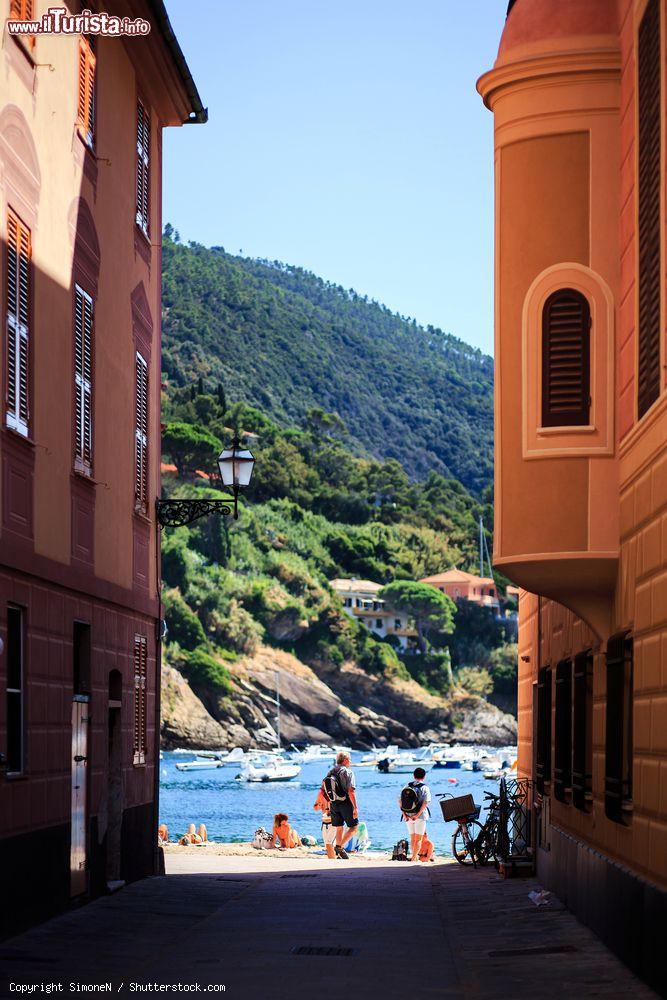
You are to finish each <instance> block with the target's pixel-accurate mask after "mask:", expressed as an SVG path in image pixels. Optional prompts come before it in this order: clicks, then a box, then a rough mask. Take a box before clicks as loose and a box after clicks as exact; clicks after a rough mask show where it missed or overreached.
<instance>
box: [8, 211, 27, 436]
mask: <svg viewBox="0 0 667 1000" xmlns="http://www.w3.org/2000/svg"><path fill="white" fill-rule="evenodd" d="M31 252H32V250H31V242H30V230H29V229H28V228H27V227H26V226H24V225H23V223H22V222H21V220H20V219H19V217H18V216H17V215H14V213H13V212H11V211H10V212H8V214H7V253H6V257H5V294H6V297H7V298H6V301H7V323H6V352H7V353H6V365H7V369H6V385H7V397H6V409H5V414H6V421H7V426H8V427H11V428H12V430H14V431H17V432H18V433H19V434H22V435H23V436H24V437H27V436H28V421H29V391H30V384H29V368H28V366H29V363H30V307H31V296H32V287H31V284H32V272H31V264H30V258H31Z"/></svg>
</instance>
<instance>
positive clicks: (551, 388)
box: [542, 288, 591, 427]
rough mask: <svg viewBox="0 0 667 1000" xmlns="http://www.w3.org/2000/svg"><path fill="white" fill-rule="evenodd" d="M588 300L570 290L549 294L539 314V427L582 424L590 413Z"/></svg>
mask: <svg viewBox="0 0 667 1000" xmlns="http://www.w3.org/2000/svg"><path fill="white" fill-rule="evenodd" d="M590 329H591V310H590V306H589V304H588V300H587V298H586V296H585V295H582V294H581V292H577V291H575V290H574V289H573V288H561V289H559V290H558V291H557V292H554V293H553V295H550V296H549V298H548V299H547V301H546V302H545V304H544V311H543V314H542V426H543V427H572V426H581V425H586V424H588V422H589V414H590V404H591V400H590V337H591V334H590Z"/></svg>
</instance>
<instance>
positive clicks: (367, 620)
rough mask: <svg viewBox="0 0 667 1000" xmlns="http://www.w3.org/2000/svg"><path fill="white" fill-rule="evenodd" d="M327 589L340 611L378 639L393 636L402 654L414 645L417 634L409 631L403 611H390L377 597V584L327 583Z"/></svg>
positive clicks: (345, 581) (349, 581)
mask: <svg viewBox="0 0 667 1000" xmlns="http://www.w3.org/2000/svg"><path fill="white" fill-rule="evenodd" d="M329 586H330V587H331V589H332V590H333V591H334V592H335V593H336V594H338V596H339V597H340V599H341V601H342V603H343V608H344V609H345V611H346V612H347V614H348V615H350V617H351V618H355V619H356V620H357V621H359V622H361V624H362V625H364V627H365V628H367V629H368V631H369V632H372V633H373V635H375V636H377V638H378V639H386V638H388V637H390V636H393V637H394V638H395V640H396V643H397V645H398V647H399V649H401V650H403V651H406V650H408V649H410V648H412V646H413V645H414V641H415V639H416V636H417V633H416V631H415V630H414V629H413V628H410V626H409V622H408V616H407V615H406V614H405V612H404V611H395V610H393V609H392V608H390V607H389V606H388V605H387V604H386V603H385V602H384V601H383V600H382V599H381V598H380V597H379V596H378V595H379V593H380V591H381V590H382V584H381V583H373V581H372V580H356V579H354V578H352V579H351V580H331V581H330V584H329Z"/></svg>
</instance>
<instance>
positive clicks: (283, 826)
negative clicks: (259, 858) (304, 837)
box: [269, 813, 301, 848]
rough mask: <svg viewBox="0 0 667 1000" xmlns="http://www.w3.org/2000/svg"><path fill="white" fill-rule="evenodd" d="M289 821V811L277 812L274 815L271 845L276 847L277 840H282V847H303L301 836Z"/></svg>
mask: <svg viewBox="0 0 667 1000" xmlns="http://www.w3.org/2000/svg"><path fill="white" fill-rule="evenodd" d="M288 821H289V816H288V815H287V813H276V815H275V816H274V817H273V832H272V834H271V841H270V843H269V847H275V846H276V841H279V842H280V846H281V847H286V848H290V847H301V838H300V837H299V834H298V833H297V832H296V830H295V829H293V827H291V826H290V825H289V822H288Z"/></svg>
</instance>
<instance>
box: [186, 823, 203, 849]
mask: <svg viewBox="0 0 667 1000" xmlns="http://www.w3.org/2000/svg"><path fill="white" fill-rule="evenodd" d="M179 844H182V845H183V847H185V846H187V845H188V844H208V833H207V831H206V827H205V825H204V824H203V823H200V824H199V830H195V825H194V823H190V826H189V827H188V832H187V833H186V834H184V835H183V836H182V837H181V839H180V840H179Z"/></svg>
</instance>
